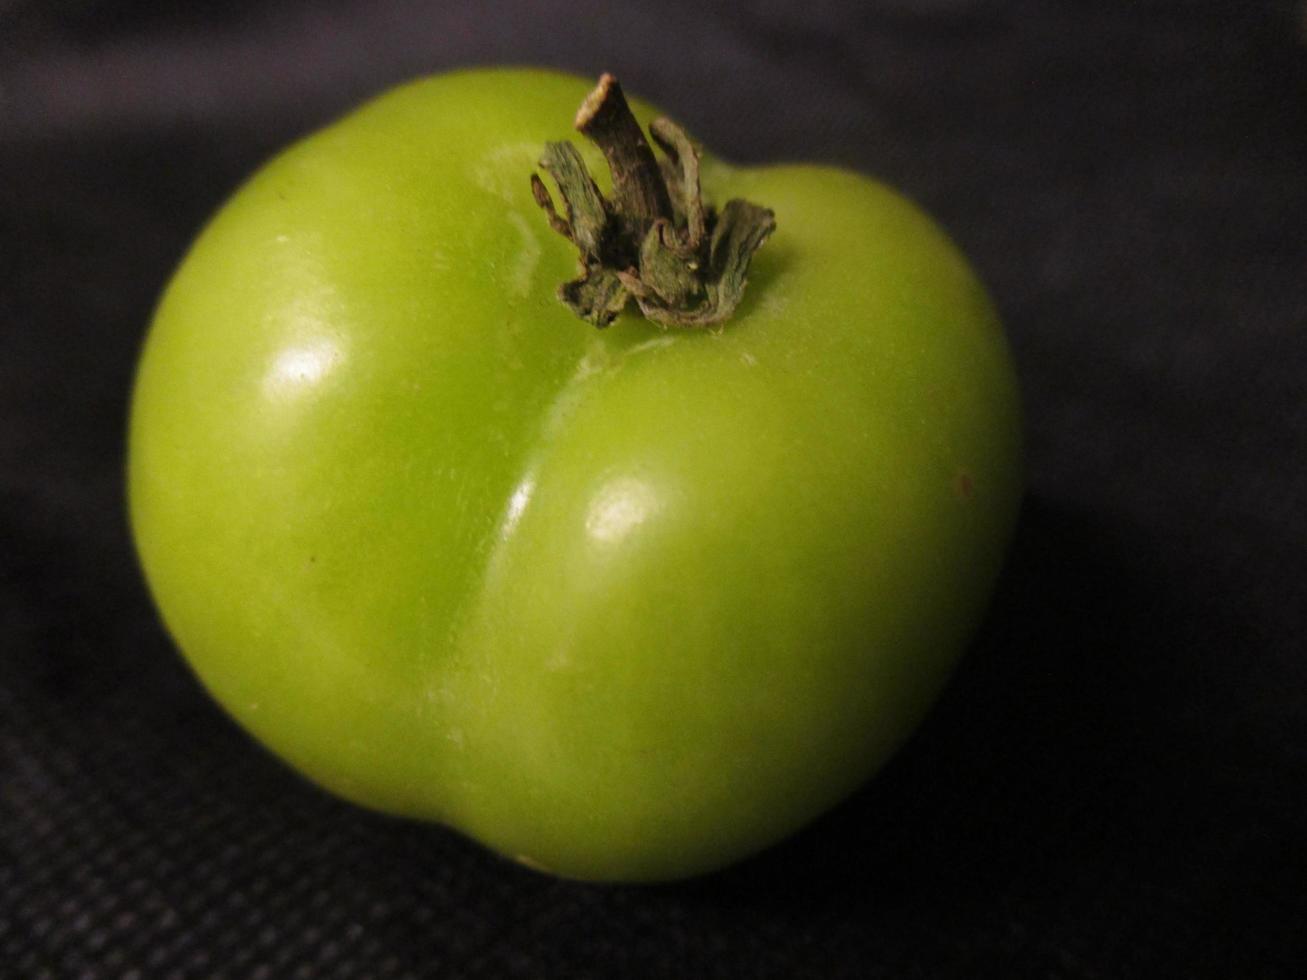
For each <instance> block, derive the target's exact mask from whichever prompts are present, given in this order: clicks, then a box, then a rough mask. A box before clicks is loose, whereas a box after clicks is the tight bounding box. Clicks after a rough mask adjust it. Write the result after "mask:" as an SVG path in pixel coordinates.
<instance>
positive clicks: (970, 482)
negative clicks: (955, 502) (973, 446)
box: [953, 470, 976, 500]
mask: <svg viewBox="0 0 1307 980" xmlns="http://www.w3.org/2000/svg"><path fill="white" fill-rule="evenodd" d="M953 492H954V493H955V494H957V495H958V496H959V497H961V498H962V499H963V500H970V499H971V496H972V494H974V493H975V492H976V481H975V480H974V479H972V477H971V471H970V470H958V475H957V476H955V477H954V478H953Z"/></svg>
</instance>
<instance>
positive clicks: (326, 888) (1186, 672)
mask: <svg viewBox="0 0 1307 980" xmlns="http://www.w3.org/2000/svg"><path fill="white" fill-rule="evenodd" d="M1303 38H1304V21H1303V18H1302V12H1301V11H1299V10H1297V9H1295V5H1294V4H1293V3H1290V2H1271V0H1243V2H1230V3H1224V4H1220V3H1214V2H1199V0H1193V2H1188V3H1181V2H1173V3H1161V2H1135V3H1120V4H1111V3H1087V2H1084V3H1071V2H1055V0H1049V2H1035V0H1030V2H1015V0H1014V2H999V0H994V2H989V0H886V2H840V0H807V2H797V0H769V2H760V3H746V2H739V0H737V2H727V0H720V2H708V3H704V2H698V0H693V2H691V0H684V2H675V3H662V4H646V3H639V2H636V0H610V2H600V0H580V2H569V3H563V2H557V3H528V2H524V0H519V2H513V3H502V4H483V3H480V2H473V0H456V2H450V3H419V2H416V0H377V2H373V3H367V2H362V0H359V2H356V3H345V2H339V0H336V2H322V3H309V2H290V3H273V2H271V0H265V2H251V0H246V2H237V0H229V2H216V0H204V2H198V3H191V4H188V5H165V4H144V3H140V4H132V3H112V2H85V0H76V2H74V0H0V337H3V344H2V345H0V975H3V976H6V977H7V976H13V977H39V976H49V977H75V976H115V977H116V976H135V977H146V978H148V977H162V976H187V977H191V976H194V977H208V976H229V977H247V976H262V977H278V978H280V977H293V976H304V977H315V976H323V977H377V978H390V977H407V976H440V977H444V976H449V977H477V978H480V977H510V976H521V977H544V976H559V977H643V976H650V977H678V978H679V977H685V978H697V977H703V978H711V977H822V978H837V977H895V978H903V977H978V976H995V977H1011V976H1038V977H1067V978H1072V977H1148V978H1158V977H1188V976H1193V977H1276V976H1286V977H1290V976H1293V977H1297V976H1307V925H1305V924H1307V643H1305V638H1307V516H1305V511H1307V507H1304V504H1307V397H1305V396H1307V45H1305V44H1304V40H1303ZM488 63H538V64H546V65H552V66H557V67H562V68H567V69H571V70H575V71H579V72H581V73H583V74H587V75H594V74H596V73H597V72H598V71H599V70H601V69H610V70H613V71H614V72H616V73H618V74H619V75H620V76H621V77H622V78H623V80H624V82H625V83H626V85H627V87H628V89H630V90H632V91H635V92H638V93H640V94H642V95H644V96H646V97H648V98H651V99H653V100H655V101H657V102H659V103H661V104H662V105H663V106H664V107H665V108H666V109H667V110H668V111H669V112H671V113H672V114H674V115H675V116H677V117H678V118H679V119H681V120H682V121H683V122H684V123H685V124H687V126H688V127H689V128H690V129H691V130H692V131H694V132H696V133H698V134H701V135H705V136H706V137H707V139H708V141H709V143H710V145H711V146H713V147H714V148H715V149H716V150H717V151H718V152H720V153H721V154H723V155H724V156H727V157H731V158H735V159H737V160H740V161H742V162H753V161H764V160H772V159H782V158H788V159H798V158H809V159H817V160H822V161H826V162H834V163H840V164H844V165H848V166H851V167H855V168H858V169H861V170H864V171H867V172H870V173H873V174H876V175H878V176H880V177H882V178H884V179H885V180H887V181H889V182H890V183H892V184H895V185H898V186H900V187H902V188H904V189H905V190H906V191H907V192H908V193H909V194H910V195H912V196H913V197H915V198H916V199H918V200H919V201H920V202H922V203H923V204H924V205H925V206H926V207H927V209H928V210H930V211H931V212H932V213H934V214H935V215H936V216H937V217H938V218H939V219H940V221H941V222H942V223H943V224H944V225H945V227H947V228H948V230H949V231H950V232H951V233H952V234H953V235H954V237H955V238H956V239H957V241H958V242H959V243H960V244H961V246H962V247H963V248H964V249H965V250H966V251H967V252H968V253H969V254H970V255H971V256H972V258H973V259H974V261H975V263H976V264H977V266H978V267H979V269H980V271H981V273H982V275H983V276H984V278H985V279H986V280H987V282H988V283H989V284H990V286H991V288H992V291H993V293H994V295H995V297H996V300H997V302H998V304H999V306H1000V308H1001V310H1002V312H1003V314H1004V317H1005V320H1006V323H1007V325H1008V329H1009V331H1010V336H1011V341H1012V345H1013V348H1014V351H1015V355H1016V359H1017V363H1018V368H1019V372H1020V376H1021V381H1022V385H1023V389H1024V395H1025V405H1026V416H1027V436H1028V466H1029V494H1028V499H1027V502H1026V506H1025V510H1024V513H1023V516H1022V521H1021V525H1020V528H1019V531H1018V534H1017V538H1016V542H1015V545H1014V547H1013V551H1012V554H1011V558H1010V561H1009V563H1008V567H1007V570H1006V573H1005V575H1004V578H1003V581H1002V583H1001V587H1000V589H999V594H998V597H997V599H996V601H995V604H994V606H993V609H992V611H991V613H990V615H989V618H988V620H987V622H986V625H985V627H984V629H983V631H982V633H981V635H980V637H979V638H978V639H977V641H976V643H975V645H974V647H973V649H972V651H971V652H970V655H969V656H968V658H967V659H966V661H965V663H964V665H963V667H962V669H961V670H960V672H959V674H958V675H957V677H956V679H955V681H954V683H953V684H952V685H951V686H950V688H949V689H948V691H947V693H946V695H945V697H944V699H943V701H942V702H941V704H940V706H939V708H938V709H937V710H936V712H935V713H934V714H933V715H932V717H931V718H930V720H929V722H928V723H927V725H926V726H925V727H924V729H923V730H922V731H921V732H920V734H919V735H918V736H917V737H916V738H915V739H914V740H913V741H912V742H911V743H910V744H909V746H908V747H907V748H906V749H905V750H904V751H903V752H902V753H901V754H900V756H899V757H898V758H897V759H896V760H895V761H894V762H893V763H892V764H891V765H890V767H889V768H888V769H887V770H885V771H884V772H883V773H882V774H881V776H879V777H878V778H877V779H876V780H874V781H873V782H872V783H871V784H869V785H868V786H867V787H866V788H865V789H864V790H863V791H861V792H860V793H858V794H857V795H856V796H855V797H854V798H853V799H851V800H850V801H848V802H847V803H846V804H844V805H843V806H841V807H840V808H838V809H837V810H836V811H835V812H833V813H832V814H830V815H829V816H828V817H826V818H824V819H822V820H820V821H819V822H818V823H817V824H816V825H815V826H813V827H812V828H811V829H809V830H808V831H806V832H805V833H802V834H800V835H799V836H797V837H796V838H794V839H792V840H791V841H789V842H787V843H785V844H783V845H781V846H779V847H777V848H775V849H774V850H772V851H770V852H768V853H766V854H764V855H762V856H760V857H758V858H756V859H754V860H751V861H749V862H746V863H745V864H742V865H740V866H738V867H736V868H733V869H731V870H728V871H726V872H723V873H720V874H717V875H714V876H711V877H708V878H705V879H701V880H697V881H692V882H688V883H682V884H675V885H666V886H659V887H602V886H592V885H581V884H575V883H568V882H560V881H555V880H552V879H549V878H547V877H542V876H538V875H536V874H533V873H532V872H529V871H526V870H523V869H520V868H517V867H515V866H512V865H510V864H508V863H506V862H504V861H501V860H499V859H497V858H495V857H493V856H491V855H489V854H487V853H485V852H483V851H482V850H481V849H480V848H478V847H476V846H475V845H472V844H470V843H468V842H466V841H464V840H462V839H460V838H458V837H457V836H455V835H453V834H451V833H448V832H446V831H443V830H441V829H439V828H433V827H427V826H419V825H414V824H410V823H406V822H402V821H397V820H391V819H387V818H384V817H379V816H376V815H373V814H369V813H366V812H362V811H360V810H358V809H355V808H353V807H351V806H349V805H346V804H344V803H341V802H338V801H336V800H334V799H332V798H329V797H328V796H326V795H324V794H322V793H320V792H318V791H317V790H315V789H313V788H312V787H310V786H308V785H307V784H306V783H304V782H303V781H301V780H300V779H299V778H298V777H296V776H294V775H292V774H291V773H290V772H289V771H288V770H286V769H285V768H283V767H282V766H281V765H280V764H279V763H277V762H275V761H274V760H273V759H272V758H271V757H269V756H268V755H267V754H265V753H264V752H263V751H262V750H261V749H259V748H257V747H256V746H255V745H254V744H253V743H252V742H251V741H249V740H248V739H247V738H246V737H245V736H244V735H243V734H241V733H240V732H239V731H238V730H237V729H236V728H235V726H234V725H232V724H231V723H230V722H229V721H228V720H227V719H226V718H225V716H224V715H223V714H222V713H221V712H220V711H219V709H217V708H216V707H215V706H214V705H213V704H211V703H210V702H209V701H208V699H207V698H206V697H205V695H204V694H203V693H202V692H201V690H200V689H199V687H198V685H197V684H196V682H195V681H194V680H193V678H192V677H191V675H190V674H189V673H188V671H187V670H186V668H185V667H184V666H183V664H182V663H181V661H180V659H179V657H178V656H177V655H176V654H175V652H174V650H173V648H172V646H171V645H170V642H169V640H168V638H167V637H166V635H165V634H164V632H163V630H162V628H161V626H160V625H159V623H158V620H157V618H156V616H155V613H154V611H153V609H152V607H151V604H150V602H149V599H148V596H147V594H146V592H145V589H144V585H143V583H142V580H141V578H140V575H139V572H138V571H137V569H136V566H135V562H134V557H133V554H132V550H131V545H130V538H129V534H128V529H127V525H126V520H125V516H124V514H125V507H124V500H123V479H122V468H123V453H124V427H125V421H124V420H125V415H126V407H127V397H128V391H129V386H130V380H131V373H132V368H133V362H134V359H135V357H136V355H137V352H138V350H139V346H140V344H141V341H142V337H143V333H144V330H145V328H146V324H147V322H148V319H149V315H150V310H151V306H152V303H153V301H154V299H155V297H156V295H157V293H158V290H159V289H160V287H161V286H162V284H163V283H164V281H165V280H166V278H167V276H168V274H169V272H170V270H171V269H172V267H173V266H174V265H175V263H176V261H177V260H178V258H179V256H180V255H181V253H182V251H183V249H184V248H185V246H186V244H187V242H188V240H189V239H190V238H191V236H192V235H193V234H194V233H195V232H196V231H197V229H198V227H199V225H200V223H201V222H202V221H203V220H204V218H205V217H206V216H207V215H208V214H209V213H210V212H211V211H212V210H213V209H214V208H215V207H216V206H217V205H218V204H219V203H220V202H221V201H222V199H223V198H224V197H225V196H226V195H227V194H228V193H229V192H230V191H231V189H232V188H233V187H234V185H235V184H236V183H237V182H238V181H239V180H240V179H241V178H242V177H244V176H245V175H246V174H247V173H249V172H250V171H251V170H252V169H254V168H255V167H256V166H257V165H258V164H259V163H260V162H261V161H262V160H263V159H264V158H266V157H267V156H268V155H269V154H270V153H272V152H273V151H275V150H276V149H277V148H278V147H280V146H281V145H283V144H284V143H285V142H287V141H288V140H290V139H292V138H294V137H295V136H297V135H299V134H301V133H304V132H306V131H308V130H310V129H312V128H314V127H315V126H317V125H319V124H321V123H323V122H325V121H327V120H328V119H330V118H332V117H333V116H335V115H337V114H339V113H340V112H342V111H344V110H345V109H347V108H348V107H350V106H352V105H354V104H356V103H357V102H358V101H360V100H361V99H363V98H365V97H367V96H369V95H371V94H374V93H375V92H378V91H380V90H381V89H383V88H385V87H387V86H388V85H389V84H391V83H394V82H396V81H399V80H401V79H404V78H408V77H411V76H413V75H417V74H423V73H427V72H434V71H439V70H442V69H447V68H451V67H456V66H464V65H470V64H488Z"/></svg>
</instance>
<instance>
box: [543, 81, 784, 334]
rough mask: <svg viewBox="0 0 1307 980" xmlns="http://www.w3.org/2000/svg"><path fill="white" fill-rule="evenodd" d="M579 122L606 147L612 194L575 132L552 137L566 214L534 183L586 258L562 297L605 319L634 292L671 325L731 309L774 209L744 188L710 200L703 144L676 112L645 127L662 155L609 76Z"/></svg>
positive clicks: (551, 164) (548, 153) (548, 158)
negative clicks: (754, 200)
mask: <svg viewBox="0 0 1307 980" xmlns="http://www.w3.org/2000/svg"><path fill="white" fill-rule="evenodd" d="M576 128H577V130H579V131H580V132H581V133H582V135H584V136H586V137H588V138H589V139H590V140H591V141H592V142H594V143H595V145H597V146H598V147H599V148H600V149H601V150H602V151H603V154H604V157H605V159H606V160H607V162H608V167H609V169H610V171H611V172H612V177H613V193H612V200H608V199H606V198H605V197H604V196H603V195H602V194H601V193H600V192H599V189H598V188H597V187H596V186H595V183H594V181H593V179H591V177H590V174H589V172H588V171H587V170H586V168H585V164H584V162H582V160H581V155H580V153H578V152H577V150H576V147H574V146H573V145H572V144H571V143H549V144H547V145H546V146H545V152H544V156H543V157H542V158H541V160H540V166H541V169H543V170H544V171H545V172H546V173H548V174H549V176H550V177H552V178H553V180H554V182H555V183H556V184H557V185H558V191H559V194H560V195H561V196H562V198H563V203H564V205H565V207H566V217H563V216H561V215H559V214H558V212H557V211H556V210H555V208H554V202H553V198H552V197H551V195H550V193H549V190H548V188H547V187H546V186H545V184H544V181H542V180H541V179H540V177H539V175H538V174H532V176H531V193H532V196H533V197H534V198H535V201H536V203H537V204H538V205H539V206H540V207H541V209H542V210H544V212H545V215H546V217H547V218H548V220H549V225H550V227H551V228H553V229H554V231H556V232H558V233H559V234H560V235H563V236H564V237H565V238H567V239H568V240H569V241H571V242H572V243H573V244H574V245H576V247H577V251H578V252H579V253H580V259H581V275H580V276H579V277H578V278H577V279H574V280H573V281H571V282H568V283H564V284H563V285H562V286H560V287H559V298H560V299H562V300H563V302H564V303H566V304H567V305H568V306H569V307H570V308H571V309H572V310H573V312H575V313H576V314H577V316H579V317H581V318H582V319H583V320H587V321H589V322H591V323H593V324H595V325H596V326H599V327H605V326H607V325H608V324H609V323H611V322H612V321H613V320H614V319H615V318H616V317H617V315H618V314H619V313H620V312H621V311H622V309H623V308H624V307H625V306H626V303H627V301H628V300H630V299H632V298H633V299H635V301H636V303H637V304H638V305H639V307H640V310H641V312H643V313H644V315H645V316H647V317H649V318H650V319H651V320H654V321H656V322H658V323H661V324H663V325H665V326H706V325H710V324H714V323H720V322H721V321H723V320H725V319H727V318H728V317H729V316H730V315H731V314H732V313H733V312H734V311H735V308H736V306H737V305H738V304H739V301H740V297H741V296H742V295H743V293H744V287H745V284H746V281H747V280H746V275H747V273H748V269H749V263H750V261H751V259H752V258H753V253H754V252H755V251H757V250H758V248H759V247H761V245H762V243H763V242H764V241H766V239H767V236H768V235H770V234H771V233H772V231H774V230H775V228H776V218H775V216H774V215H773V214H772V212H771V211H770V210H768V209H767V208H763V207H759V206H758V205H756V204H750V203H749V202H747V201H742V200H739V199H735V200H731V201H728V202H727V203H726V205H725V207H723V209H722V211H721V213H720V215H719V214H718V213H717V212H716V211H715V210H714V209H713V208H712V207H711V206H708V205H705V204H704V203H703V200H702V197H701V194H700V189H699V151H698V148H697V147H695V145H694V144H693V142H692V141H691V140H690V138H689V137H688V136H687V135H686V134H685V132H684V130H682V129H681V128H680V127H679V126H677V125H676V124H675V123H673V122H672V121H671V120H669V119H657V120H655V121H654V122H653V123H652V124H651V125H650V127H649V129H650V132H651V134H652V135H653V138H654V141H655V142H656V143H657V144H658V147H659V148H660V149H661V150H662V151H663V153H664V154H665V156H666V159H665V160H664V161H663V163H662V165H661V166H660V164H659V161H658V159H657V158H656V157H655V156H654V153H653V150H652V149H651V148H650V146H649V143H648V141H647V140H646V139H645V136H644V133H643V132H642V131H641V129H640V124H639V123H638V122H636V119H635V116H634V115H632V114H631V109H630V107H629V106H628V105H627V103H626V98H625V97H624V96H623V95H622V89H621V86H620V85H618V83H617V79H615V78H614V77H613V76H612V75H608V74H605V75H603V76H602V77H601V78H600V79H599V84H598V85H597V86H596V87H595V89H594V91H592V92H591V93H590V94H589V95H588V96H586V98H585V101H584V102H582V103H581V107H580V109H579V110H578V111H577V114H576Z"/></svg>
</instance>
